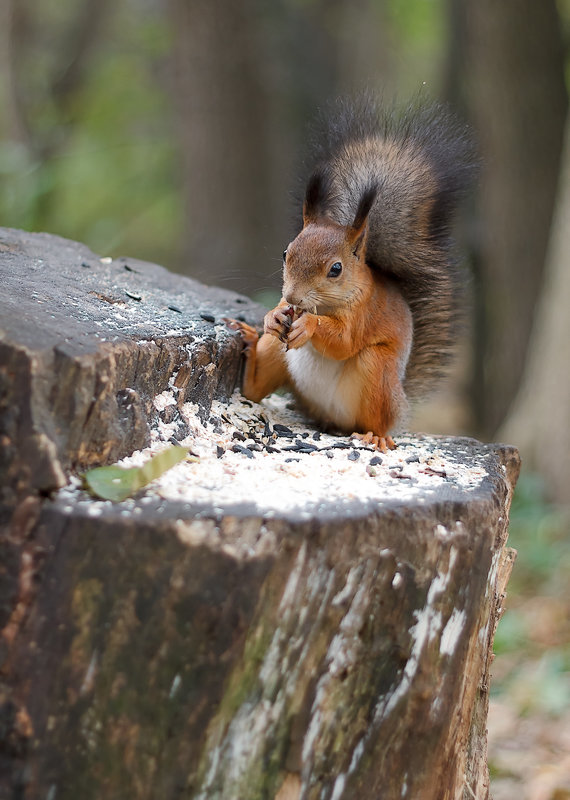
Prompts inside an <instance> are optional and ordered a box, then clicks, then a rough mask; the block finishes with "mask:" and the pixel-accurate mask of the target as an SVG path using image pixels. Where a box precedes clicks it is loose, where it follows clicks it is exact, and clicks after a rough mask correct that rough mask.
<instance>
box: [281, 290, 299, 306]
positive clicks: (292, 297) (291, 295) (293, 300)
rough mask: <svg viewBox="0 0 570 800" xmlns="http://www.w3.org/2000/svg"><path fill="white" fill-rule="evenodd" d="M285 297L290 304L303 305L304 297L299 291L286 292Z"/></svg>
mask: <svg viewBox="0 0 570 800" xmlns="http://www.w3.org/2000/svg"><path fill="white" fill-rule="evenodd" d="M283 297H284V299H285V302H286V303H289V305H290V306H299V305H301V301H302V299H303V298H302V297H301V294H300V293H299V292H284V293H283Z"/></svg>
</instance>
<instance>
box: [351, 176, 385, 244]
mask: <svg viewBox="0 0 570 800" xmlns="http://www.w3.org/2000/svg"><path fill="white" fill-rule="evenodd" d="M377 194H378V187H377V186H376V185H375V184H374V185H372V186H369V187H368V188H367V189H366V190H365V191H364V193H363V194H362V197H361V198H360V202H359V203H358V208H357V209H356V214H355V215H354V220H353V222H352V225H351V226H350V228H349V229H348V238H349V240H350V243H351V246H352V248H353V253H354V255H355V256H357V255H359V254H360V250H361V248H362V245H363V244H364V241H365V239H366V233H367V231H368V215H369V214H370V209H371V208H372V206H373V205H374V201H375V200H376V195H377Z"/></svg>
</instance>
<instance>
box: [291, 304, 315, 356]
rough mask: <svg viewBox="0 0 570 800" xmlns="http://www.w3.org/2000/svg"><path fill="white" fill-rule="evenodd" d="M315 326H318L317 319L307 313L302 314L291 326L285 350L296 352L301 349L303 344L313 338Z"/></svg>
mask: <svg viewBox="0 0 570 800" xmlns="http://www.w3.org/2000/svg"><path fill="white" fill-rule="evenodd" d="M317 325H319V318H318V317H317V316H315V315H314V314H307V313H304V314H302V315H301V316H300V317H299V318H298V319H296V320H295V322H294V323H293V324H292V325H291V330H290V331H289V336H288V337H287V349H288V350H296V349H297V348H299V347H303V345H304V344H307V342H309V341H310V340H311V339H312V338H313V334H314V332H315V328H316V327H317Z"/></svg>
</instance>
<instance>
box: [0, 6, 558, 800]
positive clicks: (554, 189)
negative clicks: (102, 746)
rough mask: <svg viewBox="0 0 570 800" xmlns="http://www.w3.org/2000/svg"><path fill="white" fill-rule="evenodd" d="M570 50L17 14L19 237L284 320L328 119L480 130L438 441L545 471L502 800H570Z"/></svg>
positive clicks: (344, 10)
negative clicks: (78, 250)
mask: <svg viewBox="0 0 570 800" xmlns="http://www.w3.org/2000/svg"><path fill="white" fill-rule="evenodd" d="M569 31H570V0H560V2H558V3H556V2H555V0H540V2H539V1H538V0H502V2H500V3H497V2H493V0H272V1H271V2H263V0H217V2H208V1H207V0H114V1H113V2H112V0H0V108H1V109H2V113H1V115H0V225H3V226H9V227H10V226H11V227H18V228H25V229H27V230H35V231H40V230H43V231H49V232H51V233H57V234H60V235H62V236H67V237H70V238H72V239H76V240H80V241H83V242H86V243H87V244H88V245H90V246H91V247H92V248H93V249H94V250H95V251H96V252H98V253H100V254H101V255H119V254H128V255H130V256H136V257H139V258H143V259H147V260H152V261H157V262H158V263H162V264H164V265H165V266H167V267H169V268H170V269H173V270H176V271H179V272H183V273H185V274H188V275H190V276H192V277H196V278H198V279H201V280H204V281H206V282H208V283H217V284H219V285H221V286H225V287H227V288H231V289H235V290H237V291H239V292H243V293H246V294H250V295H252V296H254V297H256V299H258V300H260V301H261V302H265V303H266V304H268V305H269V304H271V303H273V302H274V301H275V299H276V298H278V293H279V286H280V270H281V253H282V251H283V248H284V246H285V245H286V244H287V243H288V241H289V240H290V238H291V236H292V234H293V232H294V225H295V220H296V219H297V218H298V213H299V209H298V208H296V207H295V204H294V202H293V201H294V199H295V198H298V196H299V180H300V176H302V174H303V169H302V167H303V155H304V152H305V146H306V135H307V126H308V124H309V123H310V121H311V119H312V118H313V117H314V116H315V113H316V111H317V109H318V108H320V107H322V106H323V105H324V104H325V103H326V102H327V101H329V100H330V99H332V98H334V97H335V96H337V95H339V94H347V93H350V92H352V91H358V90H360V89H362V88H364V87H368V88H372V89H375V90H377V91H378V92H379V93H381V94H383V95H384V96H385V97H387V98H388V99H389V100H391V99H392V98H393V97H394V96H397V97H399V98H402V99H403V100H405V99H406V98H409V97H410V96H413V95H415V94H417V93H418V92H420V93H422V94H425V95H426V96H427V97H437V98H440V99H443V100H444V101H447V102H449V103H450V104H451V105H452V106H453V107H454V108H455V109H456V110H457V111H458V112H459V114H460V115H461V116H463V118H465V119H466V120H467V121H468V122H469V123H470V124H471V125H472V126H473V128H474V130H475V131H476V136H477V139H478V142H479V148H480V152H481V156H482V161H483V170H482V175H481V180H480V184H479V187H478V190H477V193H476V195H475V196H474V197H473V199H472V201H471V202H470V204H469V206H468V207H467V208H466V211H465V215H464V217H463V219H462V220H461V224H460V225H459V226H458V237H459V238H460V239H461V241H462V244H463V246H464V247H465V248H466V249H467V251H468V252H469V262H470V269H471V274H472V279H471V314H470V317H469V325H468V326H467V332H466V334H465V337H464V341H463V342H461V343H460V350H461V353H462V358H461V359H460V367H459V371H458V373H457V375H456V376H455V379H454V381H453V382H452V389H453V393H452V394H448V395H442V396H441V397H440V398H438V400H437V402H436V404H435V405H434V404H432V405H431V407H429V408H427V409H425V410H424V412H422V413H423V416H422V414H421V413H420V415H419V417H418V421H417V424H419V425H421V426H423V425H424V424H425V425H426V426H429V427H430V429H431V430H434V431H442V432H446V431H449V432H453V433H469V434H475V435H477V436H479V437H482V438H485V439H490V438H502V439H504V440H508V441H509V442H512V443H513V444H516V445H517V446H519V447H520V449H521V452H522V455H523V460H524V463H525V467H524V471H523V475H522V477H521V481H520V484H519V489H518V491H517V496H516V498H515V504H514V507H513V515H512V525H511V543H512V544H513V546H514V547H516V548H517V549H518V550H519V559H518V562H517V565H516V566H515V571H514V575H513V579H512V581H511V589H510V595H509V610H508V611H507V613H506V615H505V617H504V619H503V621H502V623H501V625H500V627H499V631H498V635H497V642H496V649H497V653H498V656H497V659H496V662H495V682H494V686H493V692H494V698H495V699H494V703H493V714H492V717H491V728H490V730H491V767H492V769H493V771H494V772H493V775H494V779H493V791H494V795H495V798H496V800H502V798H512V797H514V796H519V797H521V798H528V799H529V800H563V799H564V798H570V711H569V707H570V644H569V641H570V622H569V620H570V543H569V541H568V528H569V522H568V520H569V515H568V508H569V507H570V311H569V309H570V124H569V123H568V122H567V107H568V85H569V84H568V78H569V75H570V66H569V63H570V62H569V58H568V40H569ZM434 409H435V410H436V411H437V414H436V415H435V416H434ZM416 427H417V425H416ZM515 792H516V794H515Z"/></svg>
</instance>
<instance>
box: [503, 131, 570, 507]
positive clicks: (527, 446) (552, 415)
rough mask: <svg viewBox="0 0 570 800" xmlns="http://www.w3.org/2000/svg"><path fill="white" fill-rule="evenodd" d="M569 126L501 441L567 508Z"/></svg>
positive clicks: (569, 422) (569, 440) (569, 418)
mask: <svg viewBox="0 0 570 800" xmlns="http://www.w3.org/2000/svg"><path fill="white" fill-rule="evenodd" d="M569 220H570V123H567V125H566V143H565V151H564V161H563V170H562V173H561V183H560V192H559V197H558V203H557V206H556V214H555V218H554V224H553V229H552V237H551V240H550V248H549V257H548V261H547V269H546V276H545V281H544V287H543V290H542V295H541V297H540V303H539V306H538V311H537V315H536V320H535V326H534V329H533V333H532V338H531V341H530V348H529V358H528V363H527V368H526V370H525V374H524V379H523V382H522V386H521V389H520V391H519V393H518V395H517V398H516V402H515V404H514V407H513V411H512V414H511V415H510V416H509V418H508V419H507V422H506V425H505V426H504V428H503V429H502V430H501V432H500V435H501V437H503V436H504V437H506V440H509V441H515V442H517V444H518V446H519V447H520V448H521V450H522V455H523V458H525V459H528V461H529V463H530V465H531V466H532V467H534V468H535V469H538V470H539V471H540V473H541V474H542V475H543V476H544V478H545V480H546V488H547V491H548V493H549V494H550V496H551V497H552V499H554V500H555V501H558V502H560V503H570V371H569V369H568V365H569V364H570V314H569V313H568V309H569V308H570V255H569V254H570V224H569Z"/></svg>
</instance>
